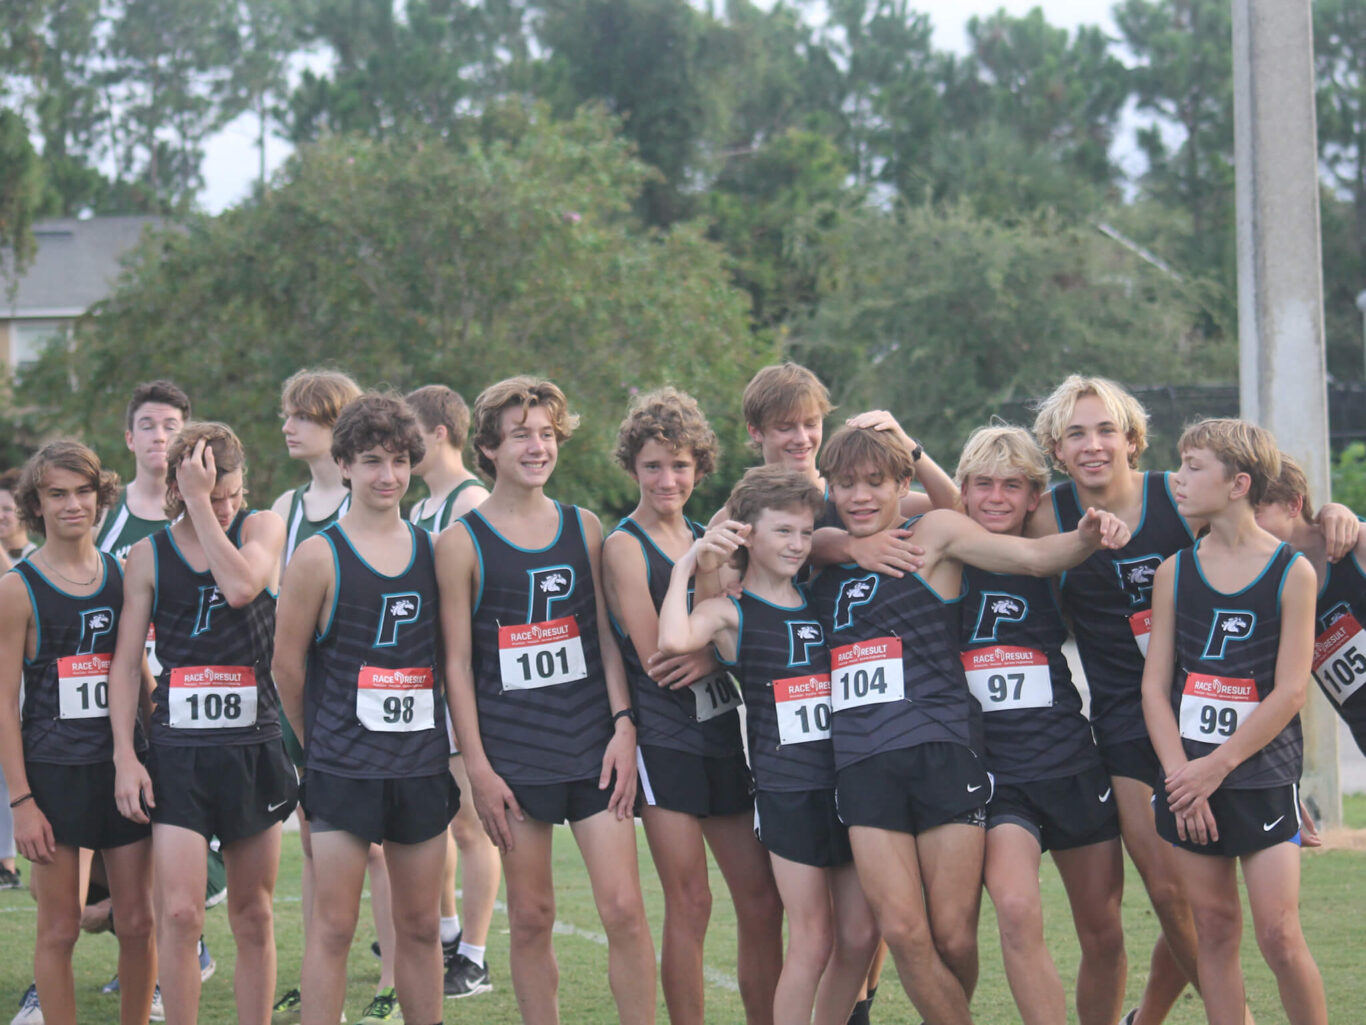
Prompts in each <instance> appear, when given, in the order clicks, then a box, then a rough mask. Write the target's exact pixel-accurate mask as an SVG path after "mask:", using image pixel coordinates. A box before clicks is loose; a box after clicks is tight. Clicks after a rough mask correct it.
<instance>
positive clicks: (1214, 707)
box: [1179, 673, 1261, 744]
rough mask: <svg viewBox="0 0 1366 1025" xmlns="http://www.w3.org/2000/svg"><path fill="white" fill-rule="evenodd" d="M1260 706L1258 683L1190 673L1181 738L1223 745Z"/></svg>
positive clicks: (1183, 702)
mask: <svg viewBox="0 0 1366 1025" xmlns="http://www.w3.org/2000/svg"><path fill="white" fill-rule="evenodd" d="M1260 703H1261V702H1260V700H1259V699H1258V697H1257V681H1256V680H1239V679H1236V678H1234V677H1228V676H1208V675H1206V674H1205V673H1187V674H1186V685H1185V686H1184V687H1183V688H1182V690H1181V715H1180V716H1179V719H1180V724H1181V736H1183V737H1185V738H1186V739H1187V740H1198V741H1200V742H1201V743H1205V744H1222V743H1224V742H1225V741H1226V740H1228V738H1229V737H1231V736H1233V734H1234V733H1235V732H1236V731H1237V729H1238V727H1239V726H1241V725H1242V724H1243V723H1244V722H1246V721H1247V717H1248V716H1249V715H1251V714H1252V712H1253V710H1254V709H1256V707H1257V706H1258V705H1259V704H1260Z"/></svg>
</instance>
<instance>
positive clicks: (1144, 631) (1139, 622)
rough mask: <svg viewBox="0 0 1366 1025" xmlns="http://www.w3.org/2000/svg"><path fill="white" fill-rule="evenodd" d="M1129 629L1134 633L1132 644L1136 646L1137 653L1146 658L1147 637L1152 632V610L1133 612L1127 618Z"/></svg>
mask: <svg viewBox="0 0 1366 1025" xmlns="http://www.w3.org/2000/svg"><path fill="white" fill-rule="evenodd" d="M1129 629H1130V630H1132V631H1133V632H1134V643H1135V644H1137V645H1138V650H1139V653H1140V654H1141V655H1142V656H1143V657H1144V658H1147V657H1148V635H1149V634H1151V633H1152V632H1153V610H1152V609H1144V610H1143V611H1142V612H1135V613H1134V614H1133V615H1132V616H1130V617H1129Z"/></svg>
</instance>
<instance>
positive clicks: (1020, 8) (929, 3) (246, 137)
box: [200, 0, 1115, 213]
mask: <svg viewBox="0 0 1366 1025" xmlns="http://www.w3.org/2000/svg"><path fill="white" fill-rule="evenodd" d="M914 6H915V7H916V8H917V9H918V10H921V11H924V12H925V13H926V14H928V15H929V16H930V21H931V23H932V24H933V25H934V29H935V33H934V42H935V46H937V47H938V48H939V49H941V50H956V51H959V52H963V51H964V50H966V48H967V36H966V33H965V32H964V26H965V25H967V23H968V19H969V18H970V17H972V16H973V15H974V14H976V15H988V14H991V13H992V12H993V11H996V10H998V9H1000V8H1005V9H1006V10H1007V11H1009V12H1010V13H1011V14H1016V15H1020V14H1026V13H1028V12H1029V11H1030V10H1031V9H1032V8H1034V7H1042V8H1043V12H1044V16H1045V17H1046V18H1047V19H1048V21H1049V22H1050V23H1051V24H1053V25H1058V26H1060V27H1064V28H1068V29H1071V28H1075V27H1076V26H1078V25H1086V24H1090V25H1094V24H1099V25H1101V26H1102V27H1103V28H1104V29H1105V30H1106V31H1107V32H1109V33H1111V34H1112V35H1113V34H1115V27H1114V22H1113V20H1112V19H1111V18H1110V6H1111V5H1110V3H1109V2H1105V0H1100V2H1098V0H918V2H916V3H915V4H914ZM255 142H256V125H255V120H254V118H252V117H251V116H249V115H247V116H243V117H241V118H238V119H237V120H236V121H234V122H233V123H232V124H230V125H228V126H227V127H226V128H225V129H223V131H221V132H220V133H219V134H218V135H216V136H214V137H213V138H212V139H210V140H209V141H208V145H207V147H206V158H205V161H204V180H205V188H204V192H203V193H202V194H201V196H200V202H201V203H202V204H203V205H204V207H205V209H207V210H208V211H210V212H211V213H218V212H219V211H221V210H223V209H224V208H225V207H228V206H231V205H232V204H234V203H236V202H237V201H238V200H241V199H243V198H244V197H246V196H247V195H248V194H249V193H250V191H251V183H252V181H253V180H254V179H255V177H256V168H257V154H256V145H255ZM288 154H289V145H288V144H287V143H285V142H284V141H283V140H281V139H277V138H271V139H270V140H268V142H267V143H266V166H267V171H273V170H275V168H277V167H279V166H280V164H281V163H282V162H283V161H284V159H285V157H286V156H288Z"/></svg>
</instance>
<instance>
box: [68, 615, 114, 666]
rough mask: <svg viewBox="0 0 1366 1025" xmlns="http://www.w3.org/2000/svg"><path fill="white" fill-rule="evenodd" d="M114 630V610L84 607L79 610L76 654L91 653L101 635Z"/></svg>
mask: <svg viewBox="0 0 1366 1025" xmlns="http://www.w3.org/2000/svg"><path fill="white" fill-rule="evenodd" d="M113 632H114V610H113V609H111V608H107V607H105V608H98V609H85V610H83V611H82V612H81V639H80V642H79V643H78V644H77V645H76V651H75V652H74V654H77V655H93V654H94V652H95V646H96V645H97V644H98V643H99V640H100V638H101V637H104V636H106V635H108V634H111V633H113Z"/></svg>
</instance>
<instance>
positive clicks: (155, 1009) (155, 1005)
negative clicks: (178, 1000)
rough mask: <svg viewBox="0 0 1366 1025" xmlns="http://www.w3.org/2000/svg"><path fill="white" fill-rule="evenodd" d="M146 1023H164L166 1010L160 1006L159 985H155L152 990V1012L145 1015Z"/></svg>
mask: <svg viewBox="0 0 1366 1025" xmlns="http://www.w3.org/2000/svg"><path fill="white" fill-rule="evenodd" d="M147 1020H148V1021H165V1020H166V1008H165V1007H163V1006H162V1005H161V983H159V982H158V983H157V988H156V989H154V990H152V1011H151V1013H150V1014H148V1015H147Z"/></svg>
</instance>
